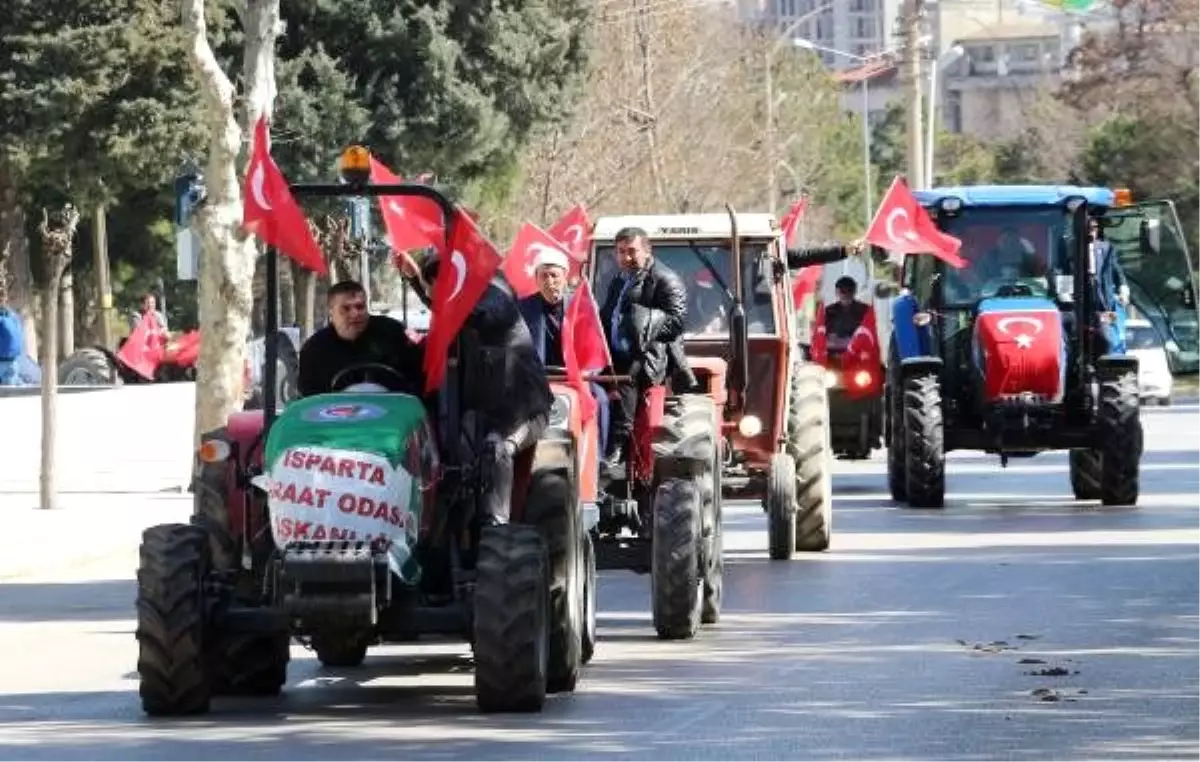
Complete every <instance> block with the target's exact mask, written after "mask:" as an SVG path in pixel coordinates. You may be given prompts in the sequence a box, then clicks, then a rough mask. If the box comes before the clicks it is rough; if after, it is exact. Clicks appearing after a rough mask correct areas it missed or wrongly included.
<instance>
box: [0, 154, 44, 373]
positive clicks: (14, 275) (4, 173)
mask: <svg viewBox="0 0 1200 762" xmlns="http://www.w3.org/2000/svg"><path fill="white" fill-rule="evenodd" d="M0 262H3V263H4V266H5V267H6V268H7V271H8V277H9V286H8V298H7V303H8V306H9V307H11V308H12V309H13V310H15V311H16V312H17V313H19V314H20V315H21V321H22V323H24V327H25V346H26V351H27V352H28V353H29V356H30V357H38V356H39V355H38V340H37V339H38V335H37V334H38V330H37V319H36V318H37V313H38V310H37V305H36V302H37V293H36V292H35V291H34V289H33V272H32V270H31V268H30V265H29V241H28V240H27V239H26V237H25V210H24V208H23V207H22V206H21V203H20V201H19V199H18V195H17V187H16V183H15V179H14V177H13V175H12V173H11V171H10V170H9V168H8V167H7V166H6V165H5V162H4V161H3V159H0Z"/></svg>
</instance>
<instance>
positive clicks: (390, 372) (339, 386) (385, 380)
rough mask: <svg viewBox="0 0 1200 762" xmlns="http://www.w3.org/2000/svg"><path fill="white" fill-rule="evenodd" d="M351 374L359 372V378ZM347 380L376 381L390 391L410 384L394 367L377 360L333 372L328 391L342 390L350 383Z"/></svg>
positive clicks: (401, 389) (357, 381)
mask: <svg viewBox="0 0 1200 762" xmlns="http://www.w3.org/2000/svg"><path fill="white" fill-rule="evenodd" d="M353 374H361V378H354V376H353ZM380 377H382V380H380ZM347 381H353V382H356V383H364V382H369V383H376V384H379V385H380V386H383V387H385V388H387V389H388V391H392V392H404V391H405V390H406V389H408V388H409V387H410V386H411V384H410V383H409V382H408V380H407V379H406V378H405V377H404V376H402V375H401V374H400V372H399V371H397V370H396V369H395V368H392V367H390V366H388V365H384V364H383V363H377V362H360V363H354V364H353V365H350V366H349V367H346V368H342V369H341V370H340V371H338V372H337V373H336V374H334V376H333V379H332V380H331V381H330V382H329V391H331V392H340V391H342V390H343V389H345V388H346V387H347V386H350V383H346V382H347Z"/></svg>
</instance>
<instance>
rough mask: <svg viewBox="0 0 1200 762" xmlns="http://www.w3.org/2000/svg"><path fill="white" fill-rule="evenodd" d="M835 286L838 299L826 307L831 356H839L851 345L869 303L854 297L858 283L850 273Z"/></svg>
mask: <svg viewBox="0 0 1200 762" xmlns="http://www.w3.org/2000/svg"><path fill="white" fill-rule="evenodd" d="M833 287H834V290H835V291H836V292H837V301H836V302H834V303H833V304H830V305H828V306H826V307H825V337H826V339H825V340H826V348H827V350H828V352H829V356H830V357H837V356H838V355H840V354H842V353H843V352H845V351H846V347H848V346H850V338H851V337H852V336H854V332H855V331H857V330H858V327H859V326H860V325H862V322H863V318H864V317H866V315H867V305H865V304H863V303H862V302H860V301H858V300H857V299H855V298H854V296H855V294H856V293H858V284H857V283H855V281H854V278H851V277H850V276H849V275H844V276H842V277H841V278H838V279H837V283H835V284H834V286H833Z"/></svg>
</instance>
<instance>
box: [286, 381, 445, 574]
mask: <svg viewBox="0 0 1200 762" xmlns="http://www.w3.org/2000/svg"><path fill="white" fill-rule="evenodd" d="M263 463H264V467H265V474H266V476H267V479H266V484H265V485H264V486H265V487H266V489H267V494H268V504H269V506H270V511H271V531H272V533H273V534H274V537H275V543H276V545H278V546H279V547H284V546H286V545H288V544H289V543H293V542H321V541H339V540H340V541H351V542H363V541H368V542H372V543H375V544H377V545H379V546H382V547H385V548H386V549H387V551H388V558H389V565H390V566H391V567H392V571H394V572H395V573H396V574H398V575H399V576H400V577H401V579H403V580H404V581H405V582H409V583H415V582H416V581H417V578H418V577H419V569H418V568H417V566H416V562H415V560H414V559H413V547H414V546H415V545H416V542H417V533H418V530H419V528H420V526H421V519H422V513H423V510H424V509H425V508H426V507H427V506H432V500H433V488H434V486H435V484H436V480H437V472H438V459H437V454H436V443H435V440H434V438H433V436H432V432H431V430H430V429H429V426H428V423H427V421H426V417H425V407H424V405H423V404H422V402H421V400H419V399H417V398H416V397H410V396H408V395H405V394H371V393H356V394H350V393H345V394H323V395H319V396H316V397H306V398H303V399H300V400H296V401H295V402H292V403H291V404H289V405H288V406H287V408H285V409H284V410H283V411H282V412H281V413H280V414H279V417H278V418H277V419H276V420H275V422H274V423H273V424H272V426H271V429H270V432H269V434H268V435H267V441H266V448H265V451H264V458H263Z"/></svg>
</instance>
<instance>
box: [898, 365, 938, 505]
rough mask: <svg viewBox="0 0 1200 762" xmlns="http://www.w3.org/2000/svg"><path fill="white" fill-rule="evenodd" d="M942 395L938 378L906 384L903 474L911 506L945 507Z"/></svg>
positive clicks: (909, 380) (915, 377)
mask: <svg viewBox="0 0 1200 762" xmlns="http://www.w3.org/2000/svg"><path fill="white" fill-rule="evenodd" d="M944 436H945V435H944V430H943V427H942V391H941V387H940V386H939V385H938V378H937V375H935V374H932V373H920V374H916V375H913V376H911V377H909V378H906V379H905V380H904V472H905V482H906V483H907V489H908V504H909V505H910V506H912V507H913V508H941V507H943V506H944V505H945V503H946V462H945V458H946V454H945V439H944Z"/></svg>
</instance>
